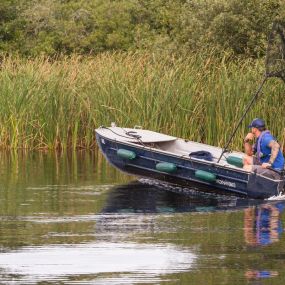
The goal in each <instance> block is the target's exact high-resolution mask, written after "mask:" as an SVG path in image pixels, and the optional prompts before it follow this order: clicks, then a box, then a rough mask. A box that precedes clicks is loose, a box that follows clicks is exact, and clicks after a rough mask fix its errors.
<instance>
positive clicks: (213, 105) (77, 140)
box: [0, 52, 285, 149]
mask: <svg viewBox="0 0 285 285" xmlns="http://www.w3.org/2000/svg"><path fill="white" fill-rule="evenodd" d="M213 54H214V53H213ZM263 73H264V66H263V61H261V60H257V61H253V60H249V59H247V60H242V59H240V60H237V59H233V58H231V57H230V56H229V55H224V56H223V57H221V58H217V57H215V56H214V55H212V53H211V52H210V53H206V52H201V54H190V55H187V56H182V55H181V56H174V55H165V54H160V55H159V54H142V53H115V54H109V53H105V54H101V55H98V56H96V57H89V58H86V57H84V58H83V57H79V56H73V57H69V58H68V57H65V58H61V59H59V60H57V61H51V60H50V59H49V58H37V59H33V60H27V59H21V58H12V57H6V58H5V57H4V58H3V59H2V63H1V69H0V147H1V148H3V149H8V148H15V149H16V148H28V149H59V148H63V149H67V148H72V149H76V148H94V147H95V145H96V143H95V137H94V128H96V127H98V126H100V125H106V126H108V125H110V123H111V122H116V124H117V125H119V126H124V127H133V126H134V125H141V126H143V127H144V128H146V129H151V130H154V131H159V132H165V133H168V134H171V135H175V136H179V137H184V138H187V139H190V140H195V141H200V142H203V143H207V144H212V145H219V146H222V145H223V144H224V143H225V142H226V140H227V138H228V137H229V135H230V133H231V131H232V130H233V128H234V126H235V124H236V122H237V121H238V119H239V117H240V116H241V114H242V112H243V110H244V108H245V106H246V104H247V103H248V101H249V100H250V98H251V96H252V94H253V93H254V92H255V91H256V89H257V87H258V84H259V82H260V81H261V80H262V78H263ZM283 85H284V84H283V83H282V81H281V80H278V79H270V80H269V81H268V82H267V83H266V85H265V88H264V89H263V92H264V94H263V95H262V96H261V97H260V99H259V100H258V101H257V102H256V104H255V105H254V107H253V108H252V110H251V111H250V113H249V114H248V116H247V117H246V120H245V121H244V123H243V125H242V126H241V127H240V129H239V131H238V133H237V135H236V137H235V139H234V141H233V144H232V148H241V146H242V145H241V141H242V138H243V137H244V135H245V134H246V132H247V128H246V126H247V125H248V123H249V122H250V121H251V119H252V118H255V117H262V118H264V119H265V120H266V121H267V124H268V126H269V128H270V129H271V130H272V132H273V133H274V134H275V135H276V136H277V137H278V138H279V139H281V137H282V133H283V128H284V127H285V117H284V110H285V88H284V86H283Z"/></svg>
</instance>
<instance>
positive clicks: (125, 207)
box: [102, 181, 285, 246]
mask: <svg viewBox="0 0 285 285" xmlns="http://www.w3.org/2000/svg"><path fill="white" fill-rule="evenodd" d="M164 187H166V186H164ZM168 187H170V186H168ZM165 190H167V191H165ZM169 190H173V189H171V188H169V189H164V188H163V187H158V186H157V185H151V184H150V183H147V184H145V183H140V182H138V181H135V182H131V183H128V184H123V185H118V186H115V187H114V188H113V189H112V191H110V192H109V195H108V198H107V200H106V202H105V207H104V208H103V209H102V212H103V213H159V214H163V213H164V214H165V213H183V212H210V213H211V212H219V211H242V212H243V213H244V226H243V229H244V240H245V243H246V244H247V245H250V246H265V245H269V244H271V243H273V242H277V241H279V240H280V237H281V235H282V233H283V227H282V221H281V213H282V212H283V210H284V208H285V201H270V202H268V201H263V200H253V199H245V198H238V197H234V196H221V195H213V194H212V195H210V194H205V193H199V192H198V191H192V192H191V194H190V195H184V194H177V193H175V192H172V191H169ZM174 190H177V189H174ZM103 224H104V225H105V226H106V223H103Z"/></svg>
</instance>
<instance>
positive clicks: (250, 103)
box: [218, 75, 269, 163]
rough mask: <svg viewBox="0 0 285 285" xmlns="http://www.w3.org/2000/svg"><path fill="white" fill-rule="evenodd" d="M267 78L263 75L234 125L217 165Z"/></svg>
mask: <svg viewBox="0 0 285 285" xmlns="http://www.w3.org/2000/svg"><path fill="white" fill-rule="evenodd" d="M268 77H269V76H268V75H265V77H264V78H263V80H262V82H261V84H260V85H259V88H258V89H257V91H256V92H255V94H254V96H253V97H252V98H251V100H250V102H249V103H248V105H247V106H246V108H245V111H244V113H243V115H242V116H241V118H240V120H239V122H238V123H237V125H236V127H235V129H234V131H233V133H232V135H231V136H230V138H229V140H228V141H227V143H226V145H225V146H224V147H223V151H222V153H221V155H220V157H219V159H218V163H219V162H220V160H221V159H222V157H223V155H224V153H226V152H227V151H228V147H229V145H230V144H231V142H232V140H233V138H234V136H235V134H236V132H237V130H238V128H239V126H240V125H241V123H242V121H243V120H244V118H245V116H246V114H247V113H248V111H249V109H250V107H251V106H252V105H253V103H254V102H255V101H256V99H257V98H258V95H259V93H260V92H261V90H262V87H263V85H264V83H265V82H266V80H267V79H268Z"/></svg>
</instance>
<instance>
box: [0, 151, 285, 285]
mask: <svg viewBox="0 0 285 285" xmlns="http://www.w3.org/2000/svg"><path fill="white" fill-rule="evenodd" d="M0 173H1V175H0V182H1V188H0V189H1V190H0V206H1V216H0V284H204V285H208V284H217V285H218V284H219V285H221V284H283V283H284V281H285V242H284V234H283V231H284V229H283V228H284V215H285V213H284V212H285V210H284V209H285V202H283V201H270V202H269V201H257V200H247V199H241V198H237V197H233V196H221V195H214V194H211V195H209V194H202V193H200V192H199V191H197V190H198V189H192V190H191V194H189V195H185V194H183V193H180V192H183V191H182V190H183V189H180V188H177V187H170V186H168V185H166V184H159V183H157V182H155V181H151V180H147V179H140V180H135V179H134V178H133V177H129V176H126V175H123V174H121V173H119V172H118V171H116V170H114V169H113V168H112V167H109V166H108V165H107V164H106V162H105V160H104V159H103V158H102V156H101V155H99V154H97V153H92V152H77V153H73V154H72V153H70V154H54V153H38V152H37V153H31V152H30V153H27V154H25V153H0Z"/></svg>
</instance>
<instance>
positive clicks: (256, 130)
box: [248, 118, 266, 137]
mask: <svg viewBox="0 0 285 285" xmlns="http://www.w3.org/2000/svg"><path fill="white" fill-rule="evenodd" d="M248 127H249V128H251V132H252V133H253V134H254V136H255V137H259V135H260V134H261V132H263V131H265V130H266V128H265V122H264V120H262V119H259V118H255V119H253V120H252V122H251V123H250V125H249V126H248Z"/></svg>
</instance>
